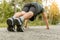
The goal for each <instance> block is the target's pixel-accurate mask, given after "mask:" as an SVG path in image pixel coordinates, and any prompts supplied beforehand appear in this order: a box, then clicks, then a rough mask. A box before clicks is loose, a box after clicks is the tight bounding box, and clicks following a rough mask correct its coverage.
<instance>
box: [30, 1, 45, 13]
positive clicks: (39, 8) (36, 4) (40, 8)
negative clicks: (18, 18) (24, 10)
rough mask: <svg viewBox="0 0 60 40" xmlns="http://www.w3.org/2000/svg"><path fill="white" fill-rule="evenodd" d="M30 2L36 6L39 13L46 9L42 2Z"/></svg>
mask: <svg viewBox="0 0 60 40" xmlns="http://www.w3.org/2000/svg"><path fill="white" fill-rule="evenodd" d="M30 4H31V5H33V6H34V7H35V8H36V11H37V13H42V12H43V11H44V10H43V5H42V4H39V3H37V2H31V3H30Z"/></svg>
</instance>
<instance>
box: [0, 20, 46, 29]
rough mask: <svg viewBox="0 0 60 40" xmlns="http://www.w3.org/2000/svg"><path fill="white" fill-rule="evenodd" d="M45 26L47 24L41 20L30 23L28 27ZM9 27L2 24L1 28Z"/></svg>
mask: <svg viewBox="0 0 60 40" xmlns="http://www.w3.org/2000/svg"><path fill="white" fill-rule="evenodd" d="M41 25H45V23H44V22H43V21H41V20H34V21H29V22H28V26H41ZM3 27H7V24H6V23H0V28H3Z"/></svg>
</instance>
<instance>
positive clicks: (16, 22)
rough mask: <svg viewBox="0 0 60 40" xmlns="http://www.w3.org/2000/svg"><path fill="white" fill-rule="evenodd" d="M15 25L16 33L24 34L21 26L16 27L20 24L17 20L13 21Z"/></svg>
mask: <svg viewBox="0 0 60 40" xmlns="http://www.w3.org/2000/svg"><path fill="white" fill-rule="evenodd" d="M15 24H16V25H17V32H24V31H23V29H22V28H21V26H18V25H20V22H19V21H18V20H17V19H15ZM19 27H20V28H19Z"/></svg>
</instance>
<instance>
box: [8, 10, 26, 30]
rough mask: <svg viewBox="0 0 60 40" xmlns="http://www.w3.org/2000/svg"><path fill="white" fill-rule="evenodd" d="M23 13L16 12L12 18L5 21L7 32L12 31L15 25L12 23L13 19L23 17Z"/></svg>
mask: <svg viewBox="0 0 60 40" xmlns="http://www.w3.org/2000/svg"><path fill="white" fill-rule="evenodd" d="M24 14H25V12H24V11H22V12H17V13H15V14H14V16H13V17H12V18H8V20H7V25H8V28H7V30H8V31H14V29H15V28H14V26H15V23H14V18H19V17H20V16H22V15H24Z"/></svg>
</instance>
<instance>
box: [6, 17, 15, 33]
mask: <svg viewBox="0 0 60 40" xmlns="http://www.w3.org/2000/svg"><path fill="white" fill-rule="evenodd" d="M7 25H8V27H7V30H8V31H11V32H14V29H15V28H14V26H15V24H14V21H13V18H9V19H8V20H7Z"/></svg>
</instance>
